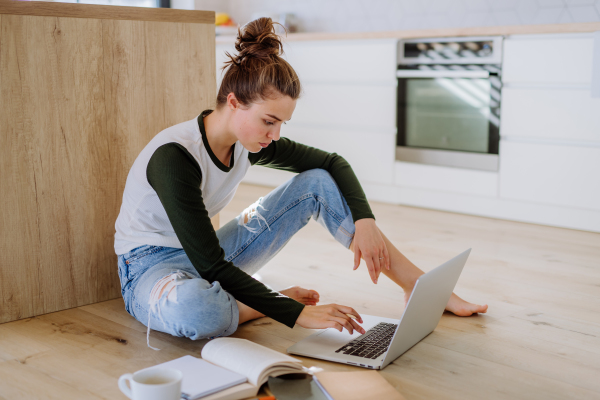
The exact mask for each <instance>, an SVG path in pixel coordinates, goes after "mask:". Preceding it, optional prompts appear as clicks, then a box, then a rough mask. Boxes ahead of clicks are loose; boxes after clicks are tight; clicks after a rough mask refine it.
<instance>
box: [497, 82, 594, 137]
mask: <svg viewBox="0 0 600 400" xmlns="http://www.w3.org/2000/svg"><path fill="white" fill-rule="evenodd" d="M501 120H502V124H501V132H500V133H501V135H502V137H503V138H513V137H518V138H535V139H538V140H566V141H582V142H592V144H593V143H600V98H592V97H591V92H590V89H587V88H586V89H561V88H512V87H506V88H504V89H503V91H502V119H501Z"/></svg>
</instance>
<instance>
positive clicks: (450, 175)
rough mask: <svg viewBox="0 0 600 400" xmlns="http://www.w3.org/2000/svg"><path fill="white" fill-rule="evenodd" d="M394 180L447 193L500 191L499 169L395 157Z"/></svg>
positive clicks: (399, 183)
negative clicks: (465, 167)
mask: <svg viewBox="0 0 600 400" xmlns="http://www.w3.org/2000/svg"><path fill="white" fill-rule="evenodd" d="M394 183H395V184H396V185H397V186H404V187H413V188H419V189H429V190H436V191H440V192H448V193H462V194H470V195H476V196H488V197H496V196H497V195H498V173H497V172H488V171H476V170H472V169H463V168H450V167H440V166H437V165H425V164H415V163H409V162H402V161H396V163H395V178H394Z"/></svg>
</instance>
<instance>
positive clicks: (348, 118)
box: [292, 83, 397, 134]
mask: <svg viewBox="0 0 600 400" xmlns="http://www.w3.org/2000/svg"><path fill="white" fill-rule="evenodd" d="M396 91H397V89H396V86H393V85H380V86H376V85H375V86H374V85H369V86H367V85H364V86H363V85H345V84H344V85H335V84H325V83H323V84H305V85H304V93H303V94H302V97H300V99H298V103H297V104H296V110H295V111H294V115H293V117H292V121H293V124H297V123H298V124H310V125H317V124H318V125H321V126H323V127H335V129H341V128H347V129H358V130H367V131H373V130H376V131H381V132H382V133H393V134H395V133H396Z"/></svg>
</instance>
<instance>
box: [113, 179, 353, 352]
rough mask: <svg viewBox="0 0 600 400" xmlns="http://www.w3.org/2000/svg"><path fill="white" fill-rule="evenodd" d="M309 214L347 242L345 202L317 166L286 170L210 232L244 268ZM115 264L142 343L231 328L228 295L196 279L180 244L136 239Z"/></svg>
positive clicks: (262, 259)
mask: <svg viewBox="0 0 600 400" xmlns="http://www.w3.org/2000/svg"><path fill="white" fill-rule="evenodd" d="M246 216H247V217H248V218H247V222H245V219H246ZM311 218H314V219H315V220H316V221H317V222H318V223H319V224H321V225H323V226H324V227H325V228H326V229H327V230H328V231H329V232H330V233H331V235H332V236H333V237H334V238H335V240H337V241H338V242H340V243H341V244H342V245H343V246H345V247H346V248H349V247H350V243H351V241H352V238H353V237H354V231H355V227H354V222H353V219H352V215H351V214H350V209H349V208H348V204H347V203H346V200H345V199H344V197H343V196H342V194H341V192H340V190H339V188H338V186H337V184H336V183H335V181H334V180H333V178H332V177H331V175H330V174H329V173H328V172H327V171H325V170H322V169H312V170H309V171H305V172H302V173H300V174H298V175H296V176H294V177H293V178H292V179H290V180H289V181H287V182H286V183H284V184H282V185H281V186H279V187H277V188H275V189H274V190H273V191H272V192H270V193H269V194H268V195H266V196H265V197H261V198H259V199H258V201H256V202H255V203H254V204H252V205H250V206H249V207H248V208H247V209H245V210H244V211H243V212H242V213H241V214H240V215H238V216H237V217H236V218H235V219H233V220H231V221H229V222H228V223H227V224H225V225H224V226H222V227H221V228H220V229H218V230H217V232H216V233H217V237H218V238H219V243H220V245H221V247H222V248H223V250H224V251H225V258H226V260H227V261H231V262H233V264H234V265H235V266H236V267H237V268H240V269H242V270H243V271H245V272H246V273H248V274H249V275H252V274H254V273H256V272H257V271H258V270H259V269H260V268H261V267H262V266H263V265H265V264H266V263H268V262H269V260H271V259H272V258H273V257H274V256H275V255H276V254H277V253H279V251H280V250H281V249H282V248H283V247H284V246H285V244H286V243H287V242H288V241H289V240H290V239H291V238H292V236H293V235H294V234H295V233H296V232H298V231H299V230H300V229H301V228H302V227H303V226H305V225H306V224H307V223H308V221H309V220H310V219H311ZM118 264H119V278H120V280H121V293H122V294H123V299H124V300H125V308H126V309H127V312H129V314H131V315H132V316H133V317H134V318H135V319H137V320H138V321H140V322H141V323H143V324H144V325H146V326H147V327H148V334H147V335H148V346H150V342H149V334H150V329H154V330H157V331H161V332H166V333H169V334H171V335H174V336H180V337H188V338H190V339H193V340H196V339H203V338H214V337H219V336H228V335H231V334H232V333H233V332H235V330H236V329H237V326H238V321H239V311H238V307H237V303H236V301H235V298H234V297H233V296H232V295H231V294H230V293H228V292H227V290H226V288H222V287H221V285H220V283H219V282H218V281H215V282H208V281H206V280H205V279H202V277H201V276H200V275H199V274H198V272H197V271H196V269H195V268H194V266H193V265H192V263H191V262H190V260H189V258H188V257H187V255H186V254H185V251H184V250H183V249H178V248H172V247H160V246H151V245H144V246H140V247H137V248H135V249H133V250H131V251H130V252H128V253H126V254H121V255H119V257H118ZM150 347H152V346H150Z"/></svg>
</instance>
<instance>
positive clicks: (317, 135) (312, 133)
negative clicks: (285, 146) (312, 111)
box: [281, 126, 396, 185]
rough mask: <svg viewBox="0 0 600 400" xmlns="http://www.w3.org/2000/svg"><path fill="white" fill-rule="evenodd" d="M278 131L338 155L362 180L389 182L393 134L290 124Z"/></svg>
mask: <svg viewBox="0 0 600 400" xmlns="http://www.w3.org/2000/svg"><path fill="white" fill-rule="evenodd" d="M281 135H282V136H286V137H288V138H290V139H292V140H294V141H296V142H298V143H302V144H305V145H308V146H312V147H316V148H318V149H321V150H325V151H328V152H331V153H337V154H339V155H341V156H342V157H344V158H345V159H346V160H347V161H348V163H350V166H351V167H352V170H353V171H354V173H355V174H356V176H357V177H358V179H359V180H360V181H361V182H363V181H365V182H372V183H383V184H388V185H390V184H392V181H393V177H392V175H393V171H394V157H395V149H396V135H391V134H377V133H370V132H368V131H362V132H361V131H351V132H350V131H344V130H334V129H321V128H299V127H289V126H285V127H284V128H282V130H281Z"/></svg>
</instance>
